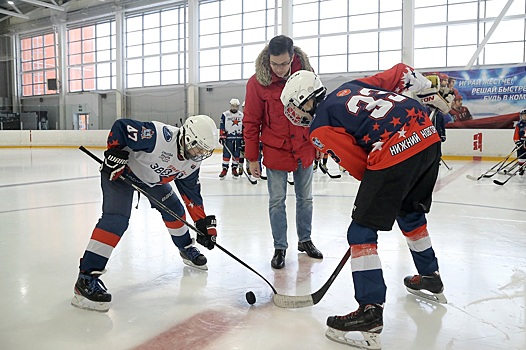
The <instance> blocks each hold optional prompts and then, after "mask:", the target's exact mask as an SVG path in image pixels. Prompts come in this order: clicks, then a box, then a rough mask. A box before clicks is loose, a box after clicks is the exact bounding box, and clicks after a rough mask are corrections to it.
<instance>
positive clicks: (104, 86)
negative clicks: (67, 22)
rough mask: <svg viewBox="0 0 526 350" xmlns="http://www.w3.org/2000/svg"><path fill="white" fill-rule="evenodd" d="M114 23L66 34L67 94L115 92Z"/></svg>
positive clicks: (78, 29)
mask: <svg viewBox="0 0 526 350" xmlns="http://www.w3.org/2000/svg"><path fill="white" fill-rule="evenodd" d="M115 30H116V29H115V21H107V22H101V23H97V24H92V25H87V26H83V27H80V28H73V29H69V30H68V32H67V33H68V34H67V37H68V39H67V40H68V42H67V48H68V53H67V66H68V90H69V92H78V91H92V90H111V89H115V88H116V54H117V52H116V33H115Z"/></svg>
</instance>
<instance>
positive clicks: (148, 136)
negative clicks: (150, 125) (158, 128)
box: [141, 126, 155, 140]
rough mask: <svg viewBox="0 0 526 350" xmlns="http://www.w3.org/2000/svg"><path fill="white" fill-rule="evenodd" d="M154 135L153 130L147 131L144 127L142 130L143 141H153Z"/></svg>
mask: <svg viewBox="0 0 526 350" xmlns="http://www.w3.org/2000/svg"><path fill="white" fill-rule="evenodd" d="M154 134H155V131H153V130H152V129H147V128H145V127H144V126H143V127H142V130H141V139H143V140H144V139H151V138H152V137H153V135H154Z"/></svg>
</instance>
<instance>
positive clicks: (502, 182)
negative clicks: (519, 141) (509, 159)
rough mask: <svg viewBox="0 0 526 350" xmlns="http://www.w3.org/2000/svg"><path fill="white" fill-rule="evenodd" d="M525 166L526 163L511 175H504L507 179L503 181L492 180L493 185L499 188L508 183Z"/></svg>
mask: <svg viewBox="0 0 526 350" xmlns="http://www.w3.org/2000/svg"><path fill="white" fill-rule="evenodd" d="M525 166H526V163H524V164H522V165H521V166H520V167H519V168H518V169H517V170H515V172H514V173H513V174H509V173H508V174H506V175H508V178H507V179H506V180H504V181H499V180H493V183H494V184H495V185H499V186H503V185H505V184H506V182H508V181H510V180H511V178H512V177H514V176H516V175H517V174H518V173H519V172H520V171H521V170H522V171H524V167H525Z"/></svg>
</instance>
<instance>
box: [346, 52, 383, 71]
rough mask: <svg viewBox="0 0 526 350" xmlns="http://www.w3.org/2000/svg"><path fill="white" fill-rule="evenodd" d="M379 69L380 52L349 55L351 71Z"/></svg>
mask: <svg viewBox="0 0 526 350" xmlns="http://www.w3.org/2000/svg"><path fill="white" fill-rule="evenodd" d="M370 70H373V71H374V70H378V52H371V53H359V54H352V55H349V72H360V71H370Z"/></svg>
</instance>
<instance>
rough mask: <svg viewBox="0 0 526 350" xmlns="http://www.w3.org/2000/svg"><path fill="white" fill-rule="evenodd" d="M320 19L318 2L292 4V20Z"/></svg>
mask: <svg viewBox="0 0 526 350" xmlns="http://www.w3.org/2000/svg"><path fill="white" fill-rule="evenodd" d="M312 20H318V3H310V4H303V5H292V22H299V21H302V22H303V21H312Z"/></svg>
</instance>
